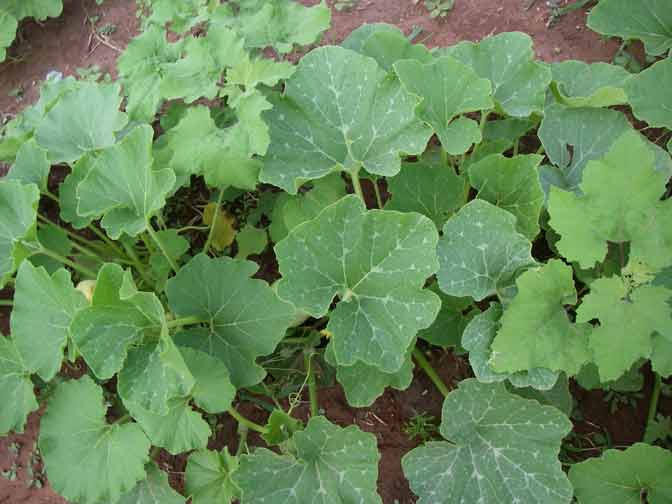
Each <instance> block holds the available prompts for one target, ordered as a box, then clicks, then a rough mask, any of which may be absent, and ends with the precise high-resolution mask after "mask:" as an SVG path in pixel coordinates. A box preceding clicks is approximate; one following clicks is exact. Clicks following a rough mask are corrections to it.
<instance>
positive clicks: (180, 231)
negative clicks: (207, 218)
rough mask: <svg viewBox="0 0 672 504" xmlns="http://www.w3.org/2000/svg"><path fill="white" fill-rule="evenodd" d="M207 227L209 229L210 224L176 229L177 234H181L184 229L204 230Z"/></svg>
mask: <svg viewBox="0 0 672 504" xmlns="http://www.w3.org/2000/svg"><path fill="white" fill-rule="evenodd" d="M208 229H210V226H184V227H181V228H179V229H176V231H177V232H178V233H179V234H182V233H184V232H186V231H206V230H208Z"/></svg>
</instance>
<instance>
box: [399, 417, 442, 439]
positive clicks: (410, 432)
mask: <svg viewBox="0 0 672 504" xmlns="http://www.w3.org/2000/svg"><path fill="white" fill-rule="evenodd" d="M403 431H404V434H406V435H407V436H408V437H409V439H411V440H412V439H415V438H419V439H420V441H422V442H423V443H426V442H427V441H429V440H430V439H432V438H433V437H434V436H436V434H437V433H438V432H439V429H438V427H437V426H436V418H434V417H433V416H432V415H428V414H427V413H420V414H419V415H414V416H412V417H411V419H410V420H409V421H408V422H406V423H405V424H404V427H403Z"/></svg>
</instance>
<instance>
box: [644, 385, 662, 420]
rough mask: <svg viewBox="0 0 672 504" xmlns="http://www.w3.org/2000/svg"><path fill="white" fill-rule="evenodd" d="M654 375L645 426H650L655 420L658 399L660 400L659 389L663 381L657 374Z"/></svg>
mask: <svg viewBox="0 0 672 504" xmlns="http://www.w3.org/2000/svg"><path fill="white" fill-rule="evenodd" d="M654 374H655V376H656V377H655V381H654V382H653V392H652V393H651V402H650V403H649V415H648V416H647V420H646V425H647V426H648V425H650V424H651V422H653V421H654V420H655V419H656V412H657V411H658V399H659V398H660V389H661V385H662V382H663V380H662V379H661V377H660V375H659V374H658V373H654Z"/></svg>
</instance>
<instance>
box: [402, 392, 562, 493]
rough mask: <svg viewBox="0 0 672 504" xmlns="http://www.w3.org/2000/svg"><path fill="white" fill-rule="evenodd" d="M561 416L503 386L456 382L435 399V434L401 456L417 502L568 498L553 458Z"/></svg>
mask: <svg viewBox="0 0 672 504" xmlns="http://www.w3.org/2000/svg"><path fill="white" fill-rule="evenodd" d="M571 428H572V424H571V422H570V421H569V419H568V418H567V417H566V416H565V415H564V414H562V413H561V412H560V411H559V410H557V409H556V408H554V407H552V406H541V405H540V404H539V403H538V402H537V401H534V400H529V399H523V398H521V397H518V396H517V395H514V394H511V393H510V392H508V391H507V390H506V388H505V387H504V385H503V384H501V383H498V384H484V383H479V382H478V381H477V380H475V379H468V380H464V381H462V382H460V385H459V388H458V389H457V390H456V391H453V392H451V393H450V394H449V395H448V397H446V400H445V401H444V403H443V414H442V420H441V428H440V431H441V435H442V436H443V437H444V438H445V439H446V440H448V441H450V442H446V441H439V442H429V443H427V444H425V445H424V446H421V447H418V448H415V449H414V450H412V451H411V452H410V453H408V454H407V455H405V456H404V458H403V459H402V467H403V469H404V474H405V475H406V477H407V478H408V480H409V481H410V484H411V490H413V492H414V493H415V494H416V495H418V497H420V500H419V501H418V502H419V504H430V503H431V504H456V503H460V504H461V503H464V504H490V503H494V502H502V503H503V502H506V503H511V504H569V503H570V502H571V500H572V486H571V484H570V483H569V480H568V479H567V476H566V475H565V473H564V472H563V470H562V464H560V461H559V460H558V454H559V452H560V444H561V441H562V438H563V437H565V436H566V435H567V434H568V433H569V432H570V430H571Z"/></svg>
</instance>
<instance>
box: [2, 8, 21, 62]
mask: <svg viewBox="0 0 672 504" xmlns="http://www.w3.org/2000/svg"><path fill="white" fill-rule="evenodd" d="M3 7H4V6H3ZM18 26H19V23H18V21H17V20H16V18H15V17H14V16H12V15H11V14H10V13H9V12H7V11H6V10H4V9H1V10H0V63H2V62H3V61H5V57H6V56H7V48H8V47H9V46H11V45H12V42H14V39H15V38H16V29H17V28H18Z"/></svg>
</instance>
